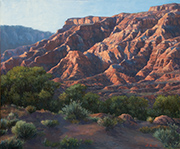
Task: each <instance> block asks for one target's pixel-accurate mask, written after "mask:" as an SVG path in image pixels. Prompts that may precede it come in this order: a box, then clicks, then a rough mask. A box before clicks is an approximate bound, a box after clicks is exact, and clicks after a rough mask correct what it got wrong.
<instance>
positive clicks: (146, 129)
mask: <svg viewBox="0 0 180 149" xmlns="http://www.w3.org/2000/svg"><path fill="white" fill-rule="evenodd" d="M158 129H164V130H166V129H169V127H168V126H162V125H157V126H152V127H148V126H144V127H141V128H139V130H140V131H141V132H142V133H154V132H155V131H157V130H158Z"/></svg>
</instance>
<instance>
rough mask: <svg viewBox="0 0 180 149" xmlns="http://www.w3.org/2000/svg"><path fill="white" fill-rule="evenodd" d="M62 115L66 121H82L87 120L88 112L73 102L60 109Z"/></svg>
mask: <svg viewBox="0 0 180 149" xmlns="http://www.w3.org/2000/svg"><path fill="white" fill-rule="evenodd" d="M62 111H63V113H64V114H65V119H68V120H83V119H85V118H88V116H89V114H90V113H89V111H88V110H86V109H84V108H83V107H82V106H81V104H80V103H78V102H76V101H73V102H71V103H70V104H69V105H66V106H65V107H64V108H62Z"/></svg>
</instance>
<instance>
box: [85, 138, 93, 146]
mask: <svg viewBox="0 0 180 149" xmlns="http://www.w3.org/2000/svg"><path fill="white" fill-rule="evenodd" d="M83 143H84V144H87V145H91V144H92V143H93V140H91V139H87V140H84V141H83Z"/></svg>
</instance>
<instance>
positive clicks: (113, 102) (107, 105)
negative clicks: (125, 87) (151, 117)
mask: <svg viewBox="0 0 180 149" xmlns="http://www.w3.org/2000/svg"><path fill="white" fill-rule="evenodd" d="M147 107H148V100H146V99H144V98H141V97H136V96H131V97H129V98H128V97H127V96H113V97H111V98H109V99H107V100H106V101H104V102H102V103H101V105H100V112H102V113H110V114H115V115H116V116H118V115H121V114H123V113H128V114H130V115H131V116H132V117H137V118H138V119H141V120H145V119H146V117H147Z"/></svg>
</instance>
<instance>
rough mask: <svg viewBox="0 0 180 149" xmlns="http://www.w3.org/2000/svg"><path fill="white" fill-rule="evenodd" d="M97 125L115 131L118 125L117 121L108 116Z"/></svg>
mask: <svg viewBox="0 0 180 149" xmlns="http://www.w3.org/2000/svg"><path fill="white" fill-rule="evenodd" d="M97 123H98V124H99V125H101V126H104V127H105V128H106V130H110V129H113V128H114V127H115V126H116V125H117V119H116V118H113V117H112V116H110V115H108V116H106V117H104V118H102V119H99V120H98V121H97Z"/></svg>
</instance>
